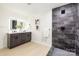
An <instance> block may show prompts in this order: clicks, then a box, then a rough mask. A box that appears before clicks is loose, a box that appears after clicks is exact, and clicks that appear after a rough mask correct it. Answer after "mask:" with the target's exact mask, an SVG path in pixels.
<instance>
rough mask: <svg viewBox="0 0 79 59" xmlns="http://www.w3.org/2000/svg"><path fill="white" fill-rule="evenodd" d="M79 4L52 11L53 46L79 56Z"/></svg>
mask: <svg viewBox="0 0 79 59" xmlns="http://www.w3.org/2000/svg"><path fill="white" fill-rule="evenodd" d="M78 14H79V4H77V3H71V4H67V5H64V6H61V7H58V8H54V9H52V46H54V47H56V48H59V49H63V50H66V51H69V52H73V53H76V55H79V38H78V37H79V15H78Z"/></svg>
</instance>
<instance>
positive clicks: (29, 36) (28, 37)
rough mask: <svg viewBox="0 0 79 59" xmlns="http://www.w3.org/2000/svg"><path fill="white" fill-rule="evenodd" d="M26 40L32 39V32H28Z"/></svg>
mask: <svg viewBox="0 0 79 59" xmlns="http://www.w3.org/2000/svg"><path fill="white" fill-rule="evenodd" d="M26 41H31V32H27V34H26Z"/></svg>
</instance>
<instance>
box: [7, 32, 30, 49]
mask: <svg viewBox="0 0 79 59" xmlns="http://www.w3.org/2000/svg"><path fill="white" fill-rule="evenodd" d="M7 39H8V40H7V41H8V44H7V46H8V48H10V49H11V48H13V47H16V46H19V45H21V44H24V43H27V42H30V41H31V32H19V33H17V32H16V33H8V34H7Z"/></svg>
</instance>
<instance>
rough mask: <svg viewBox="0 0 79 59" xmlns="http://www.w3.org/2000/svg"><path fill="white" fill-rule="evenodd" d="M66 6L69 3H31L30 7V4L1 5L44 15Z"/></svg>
mask: <svg viewBox="0 0 79 59" xmlns="http://www.w3.org/2000/svg"><path fill="white" fill-rule="evenodd" d="M65 4H67V3H31V4H30V5H28V3H1V4H0V5H1V6H4V7H8V8H16V9H18V10H22V11H24V12H27V11H28V12H31V13H43V12H48V11H49V10H52V8H56V7H59V6H62V5H65Z"/></svg>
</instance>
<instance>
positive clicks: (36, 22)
mask: <svg viewBox="0 0 79 59" xmlns="http://www.w3.org/2000/svg"><path fill="white" fill-rule="evenodd" d="M35 25H36V29H37V30H38V29H39V19H35Z"/></svg>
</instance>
